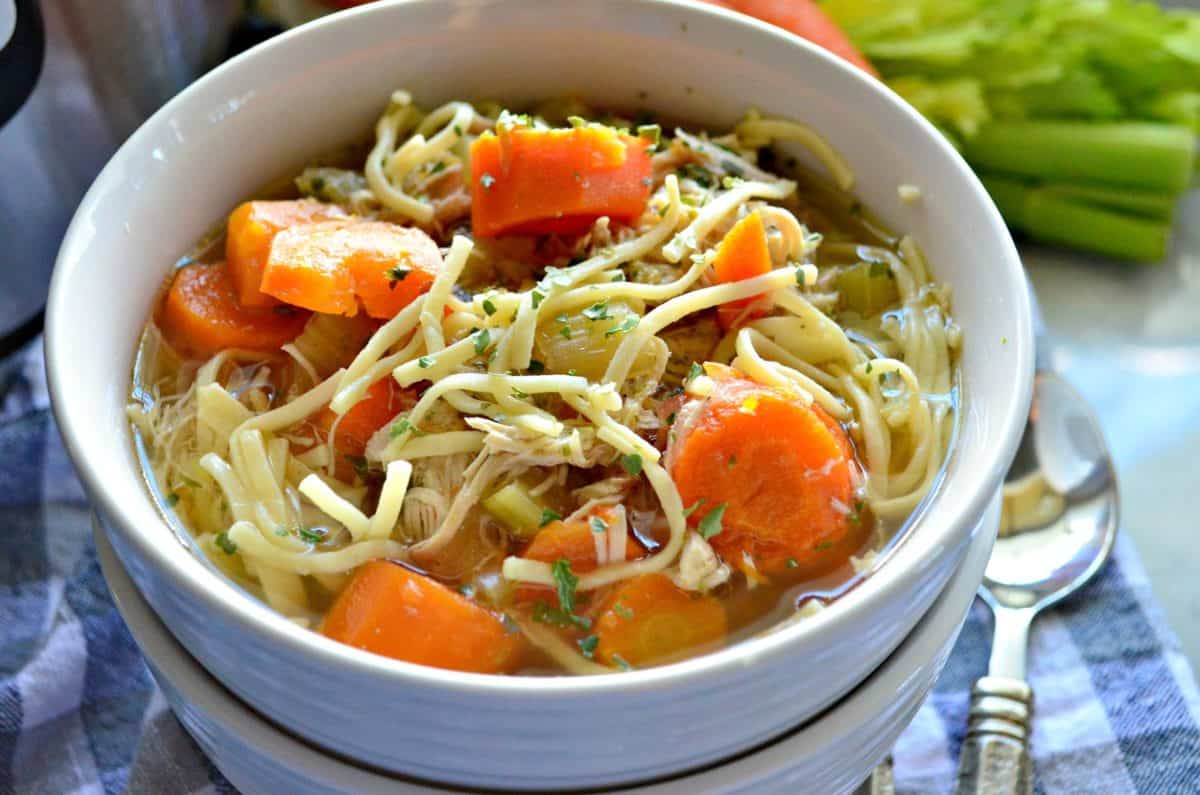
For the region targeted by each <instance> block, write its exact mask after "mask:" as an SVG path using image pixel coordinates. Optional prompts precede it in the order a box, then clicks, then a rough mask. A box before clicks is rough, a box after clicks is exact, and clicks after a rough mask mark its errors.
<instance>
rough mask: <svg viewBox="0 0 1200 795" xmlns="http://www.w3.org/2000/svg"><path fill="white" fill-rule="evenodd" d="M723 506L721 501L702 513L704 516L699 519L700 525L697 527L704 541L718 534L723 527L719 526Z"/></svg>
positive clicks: (723, 510) (723, 513)
mask: <svg viewBox="0 0 1200 795" xmlns="http://www.w3.org/2000/svg"><path fill="white" fill-rule="evenodd" d="M725 508H726V505H725V503H721V504H720V505H718V506H717V507H716V508H713V509H712V510H711V511H709V512H708V513H706V514H704V518H703V519H701V520H700V526H699V527H698V528H697V529H698V530H699V531H700V537H701V538H703V539H704V540H705V541H707V540H708V539H710V538H712V537H713V536H715V535H718V534H720V532H721V530H723V529H724V528H722V527H721V517H722V516H724V515H725Z"/></svg>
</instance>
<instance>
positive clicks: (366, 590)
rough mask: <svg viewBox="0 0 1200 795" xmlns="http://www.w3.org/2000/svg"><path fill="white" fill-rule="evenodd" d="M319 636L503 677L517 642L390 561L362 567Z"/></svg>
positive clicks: (495, 619) (494, 619)
mask: <svg viewBox="0 0 1200 795" xmlns="http://www.w3.org/2000/svg"><path fill="white" fill-rule="evenodd" d="M321 632H322V633H323V634H325V635H326V636H327V637H330V638H333V639H334V640H336V641H338V642H340V643H345V644H347V645H349V646H353V647H355V648H358V649H363V650H365V651H369V652H372V653H374V654H381V655H383V656H384V657H391V658H393V659H396V660H404V661H406V662H411V663H417V664H418V665H429V666H432V667H434V668H447V669H449V670H452V671H473V672H476V673H489V674H494V673H507V672H510V671H512V670H513V669H515V668H516V667H517V665H518V664H519V659H520V653H521V648H522V640H521V635H520V633H519V632H515V631H509V629H508V627H506V626H505V623H504V621H503V620H502V619H501V618H500V617H499V616H497V615H496V614H494V613H492V612H491V611H489V610H487V609H486V608H484V607H482V606H480V605H478V604H476V603H474V602H472V601H471V600H470V599H468V598H467V597H465V596H463V595H462V594H460V593H457V592H456V591H453V590H451V589H450V588H447V587H446V586H445V585H442V584H441V583H439V582H436V581H435V580H432V579H430V578H429V577H426V576H424V575H421V574H417V573H416V572H414V571H411V570H410V569H406V568H405V567H403V566H401V565H399V564H397V563H392V562H390V561H384V560H377V561H373V562H371V563H367V564H365V565H363V566H361V567H359V568H358V569H357V570H356V571H355V572H354V577H353V579H351V580H350V582H349V583H348V584H347V585H346V587H345V588H344V589H342V592H341V593H340V594H338V597H337V599H336V600H334V603H333V605H332V606H331V607H330V608H329V612H328V613H327V614H326V615H325V620H324V621H323V622H322V624H321Z"/></svg>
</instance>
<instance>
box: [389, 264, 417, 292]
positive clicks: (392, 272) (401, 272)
mask: <svg viewBox="0 0 1200 795" xmlns="http://www.w3.org/2000/svg"><path fill="white" fill-rule="evenodd" d="M410 273H412V270H411V269H410V268H401V267H400V266H399V265H397V266H396V267H394V268H388V272H387V277H388V279H390V280H391V285H389V286H390V287H391V288H392V289H395V288H396V284H397V282H402V281H404V280H405V279H407V278H408V274H410Z"/></svg>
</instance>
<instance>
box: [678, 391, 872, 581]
mask: <svg viewBox="0 0 1200 795" xmlns="http://www.w3.org/2000/svg"><path fill="white" fill-rule="evenodd" d="M696 411H697V413H696V414H695V415H694V420H690V424H689V427H687V428H677V436H676V439H675V442H674V445H673V449H672V450H671V452H670V453H669V458H670V459H671V460H672V461H673V463H672V465H671V474H672V477H673V478H674V479H675V485H676V487H678V489H679V496H680V497H681V498H682V499H683V504H684V505H686V506H691V505H695V504H696V503H697V502H700V501H701V500H703V502H700V504H699V507H698V508H697V509H696V510H694V511H693V512H692V514H691V517H690V521H691V522H692V523H693V524H699V523H700V522H702V521H703V520H704V519H705V517H707V516H708V515H709V514H710V513H711V512H713V511H715V510H717V509H718V508H721V507H722V506H723V513H721V514H718V515H717V516H718V517H719V524H717V523H716V522H714V521H713V520H710V521H709V524H708V526H707V528H706V529H707V530H708V531H709V532H712V531H714V530H715V531H717V534H716V535H713V536H712V537H711V538H710V539H709V543H711V544H712V546H713V549H715V550H716V551H717V552H718V554H720V555H721V556H722V557H723V558H724V559H725V560H726V561H728V562H729V563H731V564H732V565H734V566H739V567H740V566H743V565H744V564H745V560H744V558H743V555H745V556H747V557H748V558H749V559H750V561H751V562H752V563H753V565H754V567H755V568H757V569H758V571H759V572H761V573H764V574H771V573H779V572H783V571H784V570H785V569H797V568H799V569H802V570H803V571H805V572H807V571H820V570H827V569H830V568H833V567H835V566H836V565H838V564H840V563H843V562H845V560H846V559H847V558H848V556H849V555H851V554H853V552H854V551H855V550H856V549H857V548H858V545H859V544H860V543H861V541H862V533H861V532H860V530H861V528H860V527H859V525H860V524H861V523H860V521H859V519H858V517H857V515H856V512H855V498H854V485H853V472H852V470H851V467H852V466H854V464H853V462H852V452H851V447H850V442H849V440H848V439H847V438H846V435H845V433H844V432H843V431H842V429H841V428H840V427H839V426H838V424H837V423H836V422H834V421H833V419H832V418H830V417H829V415H828V414H826V413H825V412H824V411H822V410H821V408H820V407H819V406H817V405H816V404H812V405H805V404H804V403H803V402H802V401H801V400H799V399H798V398H797V397H796V396H794V395H791V394H788V393H786V392H784V391H783V390H780V389H774V388H770V387H765V386H761V385H759V384H756V383H754V382H753V381H749V380H746V379H744V378H731V379H722V380H717V383H716V387H715V389H714V390H713V393H712V394H711V395H710V396H709V397H708V398H706V399H704V401H703V403H702V404H701V405H700V406H699V407H698V409H697V410H696Z"/></svg>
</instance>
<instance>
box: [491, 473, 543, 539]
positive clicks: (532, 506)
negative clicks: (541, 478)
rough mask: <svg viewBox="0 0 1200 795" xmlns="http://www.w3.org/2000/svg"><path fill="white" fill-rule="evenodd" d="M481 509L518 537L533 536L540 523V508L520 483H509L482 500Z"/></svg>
mask: <svg viewBox="0 0 1200 795" xmlns="http://www.w3.org/2000/svg"><path fill="white" fill-rule="evenodd" d="M483 507H484V509H485V510H486V511H487V512H488V513H490V514H491V515H492V516H494V517H496V519H497V520H498V521H500V522H501V523H502V524H503V525H504V526H505V527H507V528H508V529H509V530H511V531H512V532H513V533H515V534H517V535H519V536H525V537H530V536H533V535H534V534H535V533H537V531H538V527H539V526H540V525H541V523H542V506H541V505H539V504H538V503H537V502H536V501H535V500H534V499H533V497H531V496H529V492H528V491H526V490H525V487H524V486H522V485H521V484H520V483H515V482H514V483H509V484H508V485H507V486H505V487H504V488H502V489H500V490H499V491H497V492H496V493H495V494H493V495H492V496H490V497H488V498H486V499H485V500H483Z"/></svg>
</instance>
